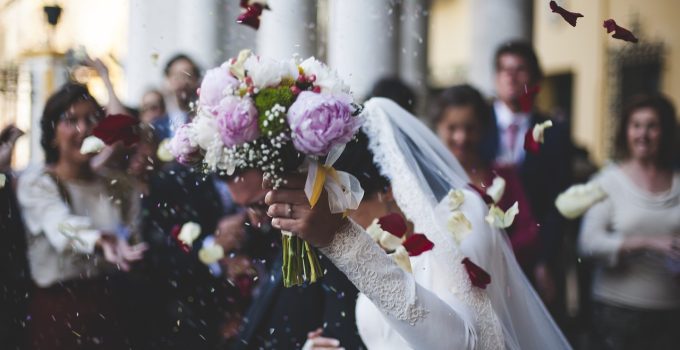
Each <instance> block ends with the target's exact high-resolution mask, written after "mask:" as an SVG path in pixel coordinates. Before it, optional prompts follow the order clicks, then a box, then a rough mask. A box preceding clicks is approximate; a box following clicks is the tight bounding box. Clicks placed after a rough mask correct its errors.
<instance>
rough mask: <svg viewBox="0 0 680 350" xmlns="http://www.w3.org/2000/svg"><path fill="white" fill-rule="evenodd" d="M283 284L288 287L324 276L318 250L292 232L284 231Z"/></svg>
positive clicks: (282, 240) (282, 239) (282, 236)
mask: <svg viewBox="0 0 680 350" xmlns="http://www.w3.org/2000/svg"><path fill="white" fill-rule="evenodd" d="M281 243H282V248H283V266H282V271H283V286H284V287H286V288H288V287H292V286H299V285H304V284H309V283H314V282H316V281H317V280H318V279H319V277H321V276H323V271H322V270H321V265H320V264H319V258H318V257H317V253H316V250H315V249H314V248H312V246H310V245H309V243H307V242H305V241H304V240H302V239H301V238H299V237H297V236H294V235H292V234H291V233H290V232H282V235H281Z"/></svg>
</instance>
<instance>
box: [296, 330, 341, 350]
mask: <svg viewBox="0 0 680 350" xmlns="http://www.w3.org/2000/svg"><path fill="white" fill-rule="evenodd" d="M321 333H323V329H321V328H318V329H317V330H315V331H314V332H309V333H308V334H307V342H305V345H304V346H303V347H302V350H345V348H341V347H340V341H339V340H337V339H334V338H324V337H322V336H321Z"/></svg>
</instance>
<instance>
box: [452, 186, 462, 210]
mask: <svg viewBox="0 0 680 350" xmlns="http://www.w3.org/2000/svg"><path fill="white" fill-rule="evenodd" d="M448 199H449V209H450V210H457V209H458V208H460V206H461V205H463V202H465V194H464V193H463V191H461V190H451V191H449V194H448Z"/></svg>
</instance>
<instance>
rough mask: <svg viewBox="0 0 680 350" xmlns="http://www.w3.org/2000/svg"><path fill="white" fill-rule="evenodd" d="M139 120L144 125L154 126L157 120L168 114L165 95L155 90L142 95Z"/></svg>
mask: <svg viewBox="0 0 680 350" xmlns="http://www.w3.org/2000/svg"><path fill="white" fill-rule="evenodd" d="M139 109H140V111H139V112H140V115H139V120H140V121H141V122H142V123H146V124H153V122H155V121H156V120H157V119H160V118H163V116H165V115H166V114H167V110H166V108H165V101H164V100H163V94H162V93H161V92H160V91H158V90H155V89H151V90H147V91H146V92H145V93H144V95H142V103H141V105H140V108H139Z"/></svg>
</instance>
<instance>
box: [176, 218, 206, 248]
mask: <svg viewBox="0 0 680 350" xmlns="http://www.w3.org/2000/svg"><path fill="white" fill-rule="evenodd" d="M200 235H201V225H199V224H197V223H195V222H191V221H189V222H187V223H186V224H184V225H182V229H181V230H180V231H179V235H177V239H179V240H180V241H181V242H182V243H184V244H186V245H188V246H191V244H193V243H194V240H196V238H198V236H200Z"/></svg>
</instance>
